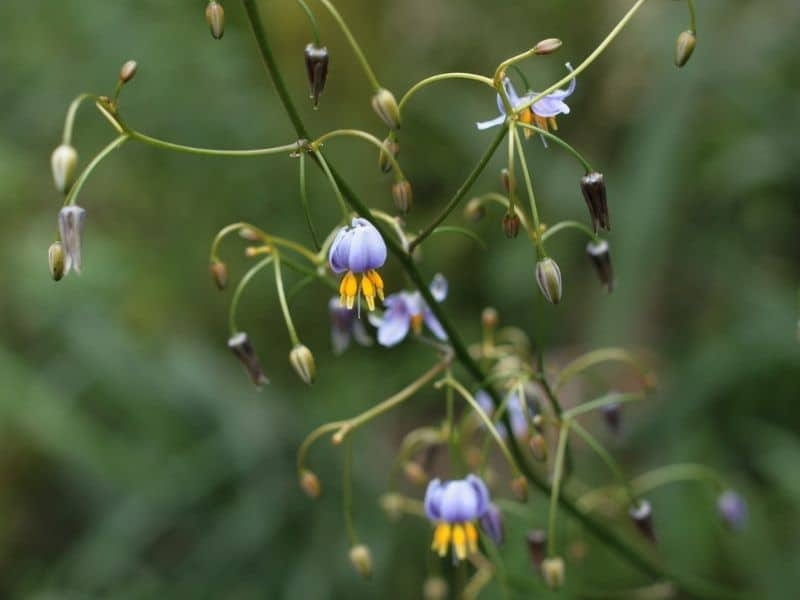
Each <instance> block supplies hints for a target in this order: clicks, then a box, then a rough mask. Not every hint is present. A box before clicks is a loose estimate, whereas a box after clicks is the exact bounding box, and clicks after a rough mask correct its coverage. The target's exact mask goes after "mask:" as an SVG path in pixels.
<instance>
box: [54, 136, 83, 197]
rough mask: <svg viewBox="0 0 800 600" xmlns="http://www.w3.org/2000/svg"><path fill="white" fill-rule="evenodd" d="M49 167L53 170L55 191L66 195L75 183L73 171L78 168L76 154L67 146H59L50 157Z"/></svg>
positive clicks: (73, 149)
mask: <svg viewBox="0 0 800 600" xmlns="http://www.w3.org/2000/svg"><path fill="white" fill-rule="evenodd" d="M50 166H51V167H52V169H53V181H55V184H56V189H57V190H58V191H59V192H61V193H62V194H66V193H67V192H68V191H69V188H71V187H72V184H73V183H74V181H75V171H76V169H77V167H78V153H77V151H76V150H75V148H73V147H72V146H70V145H69V144H61V145H60V146H58V147H57V148H56V149H55V150H53V154H52V155H51V156H50Z"/></svg>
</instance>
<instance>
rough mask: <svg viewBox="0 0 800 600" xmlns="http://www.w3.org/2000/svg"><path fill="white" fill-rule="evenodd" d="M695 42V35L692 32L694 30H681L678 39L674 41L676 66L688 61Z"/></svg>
mask: <svg viewBox="0 0 800 600" xmlns="http://www.w3.org/2000/svg"><path fill="white" fill-rule="evenodd" d="M696 44H697V36H696V35H695V34H694V31H689V30H686V31H683V32H681V34H680V35H679V36H678V40H677V41H676V42H675V65H676V66H678V67H682V66H683V65H685V64H686V63H687V62H689V59H690V58H691V57H692V52H694V47H695V45H696Z"/></svg>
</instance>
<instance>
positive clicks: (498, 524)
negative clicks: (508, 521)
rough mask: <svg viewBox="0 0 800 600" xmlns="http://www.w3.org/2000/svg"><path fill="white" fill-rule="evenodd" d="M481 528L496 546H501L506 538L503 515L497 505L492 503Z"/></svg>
mask: <svg viewBox="0 0 800 600" xmlns="http://www.w3.org/2000/svg"><path fill="white" fill-rule="evenodd" d="M481 527H483V530H484V531H485V532H486V535H488V536H489V538H490V539H491V540H492V541H493V542H494V544H495V546H500V545H501V544H502V543H503V539H504V538H505V535H504V530H503V513H501V512H500V509H499V508H497V505H496V504H494V503H490V504H489V507H488V508H487V509H486V512H485V513H484V514H483V516H482V517H481Z"/></svg>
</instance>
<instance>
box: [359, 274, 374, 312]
mask: <svg viewBox="0 0 800 600" xmlns="http://www.w3.org/2000/svg"><path fill="white" fill-rule="evenodd" d="M361 293H362V294H364V299H365V300H366V301H367V306H368V307H369V309H370V310H375V286H374V285H373V284H372V281H370V278H369V277H367V276H366V275H364V276H362V277H361Z"/></svg>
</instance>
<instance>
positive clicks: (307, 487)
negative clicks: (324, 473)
mask: <svg viewBox="0 0 800 600" xmlns="http://www.w3.org/2000/svg"><path fill="white" fill-rule="evenodd" d="M300 487H301V488H302V490H303V491H304V492H305V494H306V496H308V497H309V498H319V495H320V493H321V492H322V486H321V485H320V483H319V477H317V476H316V475H315V474H314V473H312V472H311V471H309V470H308V469H303V471H302V472H301V473H300Z"/></svg>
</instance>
